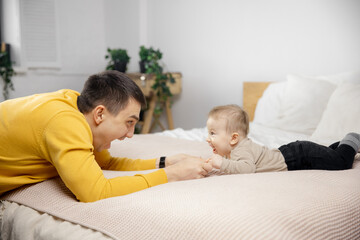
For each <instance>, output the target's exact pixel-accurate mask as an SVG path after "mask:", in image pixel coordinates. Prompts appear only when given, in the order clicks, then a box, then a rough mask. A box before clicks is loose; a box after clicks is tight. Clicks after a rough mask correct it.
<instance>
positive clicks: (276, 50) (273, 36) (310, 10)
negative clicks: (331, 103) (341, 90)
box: [148, 0, 360, 128]
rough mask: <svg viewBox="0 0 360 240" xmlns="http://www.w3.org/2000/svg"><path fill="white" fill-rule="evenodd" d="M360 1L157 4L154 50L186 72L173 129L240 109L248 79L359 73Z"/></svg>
mask: <svg viewBox="0 0 360 240" xmlns="http://www.w3.org/2000/svg"><path fill="white" fill-rule="evenodd" d="M359 13H360V1H358V0H302V1H296V0H271V1H269V0H241V1H238V0H222V1H218V0H197V1H192V0H183V1H177V0H152V1H150V4H149V29H148V32H149V44H151V45H153V46H156V47H160V48H161V49H162V50H163V52H164V61H165V62H166V63H167V66H168V69H169V70H174V71H181V72H182V73H183V75H184V78H183V80H184V81H183V86H184V88H183V93H182V95H181V96H180V98H179V99H178V100H177V101H176V102H175V103H174V106H173V112H174V119H175V126H180V127H184V128H192V127H201V126H205V121H206V115H207V113H208V111H209V110H210V109H211V108H212V107H213V106H215V105H219V104H228V103H238V104H242V82H243V81H281V80H285V76H286V74H288V73H302V74H309V75H312V74H314V75H316V74H335V73H339V72H344V71H352V70H355V69H359V67H360V54H359V53H360V14H359Z"/></svg>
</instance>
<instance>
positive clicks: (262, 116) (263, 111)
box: [253, 81, 286, 126]
mask: <svg viewBox="0 0 360 240" xmlns="http://www.w3.org/2000/svg"><path fill="white" fill-rule="evenodd" d="M285 89H286V82H285V81H284V82H275V83H271V84H270V85H269V86H268V87H267V88H266V90H265V91H264V93H263V95H262V96H261V98H260V99H259V101H258V103H257V105H256V109H255V115H254V120H253V122H254V123H258V124H262V125H265V126H266V125H267V124H268V123H269V122H272V121H274V120H275V119H277V118H278V117H279V113H280V106H281V102H282V98H283V97H284V93H285Z"/></svg>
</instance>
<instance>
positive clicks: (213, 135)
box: [206, 117, 231, 157]
mask: <svg viewBox="0 0 360 240" xmlns="http://www.w3.org/2000/svg"><path fill="white" fill-rule="evenodd" d="M206 126H207V129H208V137H207V139H206V141H207V142H208V143H209V145H210V147H212V149H213V153H215V154H219V155H220V156H222V157H224V156H228V155H229V154H230V152H231V145H230V141H231V134H229V133H228V132H227V131H226V119H225V118H218V119H214V118H212V117H209V119H208V120H207V123H206Z"/></svg>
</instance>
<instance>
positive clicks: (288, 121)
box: [268, 75, 336, 135]
mask: <svg viewBox="0 0 360 240" xmlns="http://www.w3.org/2000/svg"><path fill="white" fill-rule="evenodd" d="M287 79H288V82H287V85H286V89H285V94H284V97H283V99H282V103H281V108H280V114H279V117H278V118H277V119H275V120H273V121H271V122H270V123H269V124H268V125H269V126H271V127H275V128H280V129H283V130H287V131H293V132H299V133H303V134H307V135H311V134H312V133H313V132H314V130H315V129H316V126H317V125H318V123H319V122H320V119H321V116H322V113H323V111H324V110H325V107H326V105H327V102H328V100H329V98H330V96H331V94H332V93H333V91H334V90H335V88H336V85H335V84H333V83H330V82H329V81H324V80H318V79H316V78H315V77H303V76H298V75H288V77H287Z"/></svg>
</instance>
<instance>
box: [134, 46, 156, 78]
mask: <svg viewBox="0 0 360 240" xmlns="http://www.w3.org/2000/svg"><path fill="white" fill-rule="evenodd" d="M139 56H140V62H139V65H140V72H141V73H146V69H147V68H148V67H149V65H151V64H152V63H153V62H154V61H158V60H160V59H161V58H162V53H161V52H160V50H159V49H158V50H155V49H153V48H152V47H150V48H146V47H145V46H140V51H139Z"/></svg>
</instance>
